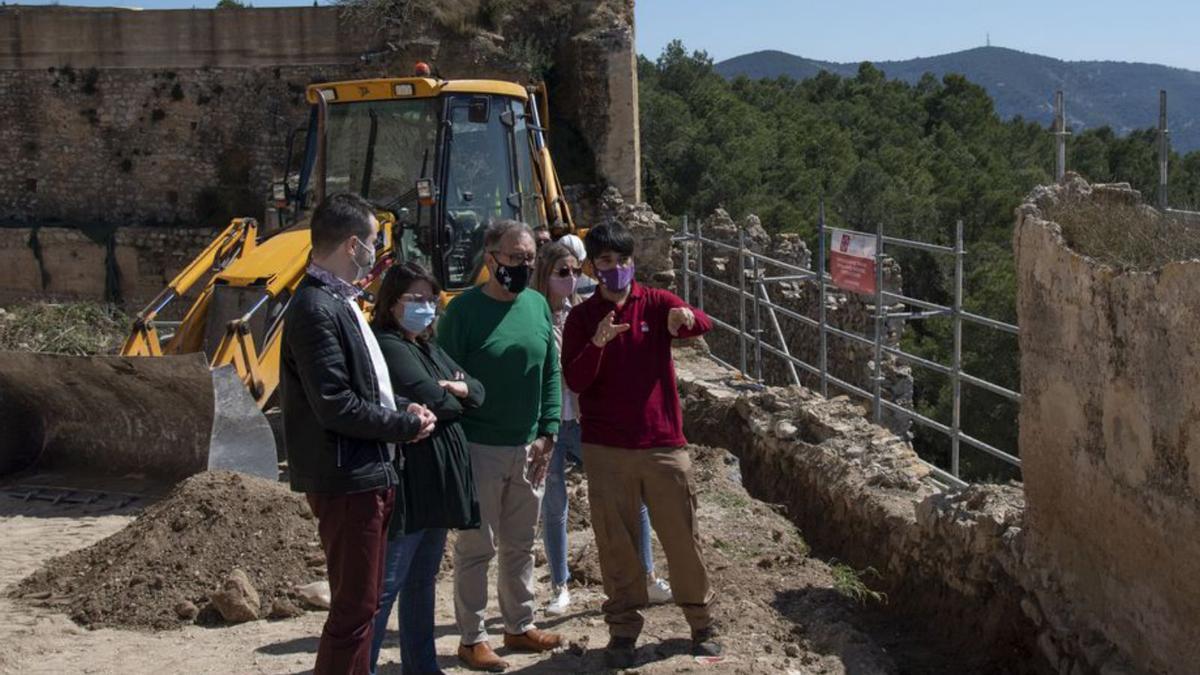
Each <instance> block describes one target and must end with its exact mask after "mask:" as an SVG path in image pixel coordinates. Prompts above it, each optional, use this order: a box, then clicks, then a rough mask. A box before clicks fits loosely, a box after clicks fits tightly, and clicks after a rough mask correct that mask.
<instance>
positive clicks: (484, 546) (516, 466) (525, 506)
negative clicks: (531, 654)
mask: <svg viewBox="0 0 1200 675" xmlns="http://www.w3.org/2000/svg"><path fill="white" fill-rule="evenodd" d="M468 447H469V450H470V453H471V471H472V472H473V473H474V475H475V492H476V494H477V496H478V498H479V517H480V525H479V529H477V530H461V531H459V533H458V539H457V540H456V541H455V544H454V618H455V620H456V621H457V623H458V632H459V634H460V635H462V644H464V645H473V644H476V643H479V642H483V641H484V640H487V631H486V630H485V629H484V625H483V622H484V611H485V610H486V609H487V601H488V578H487V575H488V567H489V565H491V562H492V558H494V557H496V554H497V552H499V554H500V569H499V574H498V576H497V580H496V586H497V588H496V593H497V595H498V596H499V599H500V615H501V617H502V618H503V619H504V631H505V632H507V633H511V634H513V635H519V634H521V633H524V632H526V631H528V630H529V629H531V628H533V627H534V625H533V597H534V595H533V592H534V587H533V542H534V539H535V535H536V532H537V522H538V513H539V512H541V510H542V508H541V507H542V490H541V489H537V490H535V489H534V488H533V484H531V483H530V482H529V456H530V447H529V446H528V445H518V446H496V445H480V444H478V443H470V444H468Z"/></svg>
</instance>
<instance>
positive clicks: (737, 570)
mask: <svg viewBox="0 0 1200 675" xmlns="http://www.w3.org/2000/svg"><path fill="white" fill-rule="evenodd" d="M694 452H695V453H696V455H697V460H698V461H697V467H698V478H699V485H700V491H701V492H700V502H701V514H700V516H701V530H702V532H703V533H704V539H705V543H706V545H707V554H708V562H709V566H710V569H711V570H712V574H713V581H714V585H715V587H716V589H717V592H718V596H719V598H720V605H719V609H718V612H719V615H720V616H721V618H722V622H723V633H724V635H725V643H726V645H727V648H728V657H727V659H726V660H725V661H724V662H723V663H720V664H711V665H701V664H698V663H696V662H695V661H694V660H693V659H692V658H691V657H690V656H689V655H688V654H687V648H688V643H687V641H686V637H687V626H686V624H685V623H684V621H683V618H682V616H681V614H680V612H679V611H678V609H677V608H675V607H673V606H662V607H654V608H651V609H650V610H648V611H647V623H646V629H645V631H644V633H643V635H642V638H641V639H640V640H639V651H638V662H639V666H638V668H637V672H639V673H675V672H696V673H855V674H864V673H887V672H895V667H894V665H893V664H892V663H891V661H890V659H889V658H888V657H887V655H886V654H885V653H884V652H883V650H882V649H880V648H879V647H878V646H877V645H876V644H875V643H874V642H872V641H871V639H870V638H868V637H867V636H865V635H863V634H862V633H860V632H858V630H856V629H855V628H853V627H852V625H851V624H852V623H853V621H854V617H855V615H856V614H857V613H858V612H859V611H860V610H859V608H858V605H856V604H855V603H853V602H851V601H850V600H848V599H846V598H845V597H844V596H843V595H841V594H839V593H838V592H836V591H835V590H834V586H835V583H834V576H833V574H832V573H831V570H830V568H829V567H828V566H827V565H825V564H824V563H822V562H820V561H817V560H814V559H812V558H808V557H807V556H806V547H805V546H804V543H803V541H802V540H801V539H800V538H799V536H798V535H797V533H796V531H795V528H794V527H792V526H791V524H790V523H788V521H787V520H786V519H785V518H783V517H782V516H780V515H779V514H777V513H776V512H775V511H774V510H772V508H771V507H769V506H768V505H765V504H762V503H760V502H756V501H754V500H752V499H751V498H750V497H749V496H747V495H746V493H745V491H744V490H743V489H742V488H741V486H740V484H738V482H736V480H735V479H736V464H735V463H732V462H731V461H730V458H729V457H728V455H727V454H726V453H724V452H723V451H718V450H709V449H702V448H697V449H694ZM576 503H578V500H577V502H576ZM137 512H138V509H136V508H132V507H127V508H124V509H116V510H114V509H111V508H110V509H107V510H105V511H101V512H97V511H96V509H89V508H88V507H80V506H63V505H58V506H56V505H51V504H47V503H44V502H40V503H25V502H21V501H18V500H15V499H12V498H10V497H8V496H7V495H4V494H3V493H0V542H3V545H2V546H0V594H2V593H3V591H4V589H6V588H8V587H9V586H11V585H12V584H13V583H15V582H17V581H19V580H20V579H21V578H23V577H25V576H26V575H28V574H30V573H31V572H33V571H34V570H35V569H37V567H38V566H39V565H40V564H41V563H42V562H43V561H45V560H47V559H48V558H50V557H53V556H56V555H60V554H62V553H65V552H68V551H71V550H74V549H77V548H82V547H85V546H88V545H90V544H92V543H94V542H96V541H98V540H100V539H102V538H104V537H106V536H108V535H110V534H113V533H114V532H116V531H118V530H120V529H121V528H123V527H124V526H125V525H126V524H128V523H129V522H130V521H131V520H132V519H133V518H134V517H135V516H136V515H137ZM570 537H571V550H572V554H571V557H572V559H573V560H574V561H575V562H573V567H575V568H576V570H575V576H576V577H577V578H578V579H583V580H585V582H586V583H585V585H582V586H580V587H578V588H575V589H573V590H572V596H573V600H574V602H573V610H574V613H572V614H569V615H567V616H565V617H561V618H558V619H554V620H542V621H541V622H540V626H541V627H543V628H549V629H553V630H556V631H560V632H562V633H563V634H564V635H565V636H566V637H567V638H568V639H569V640H570V642H571V646H570V647H569V648H567V649H564V650H562V651H560V652H558V653H555V654H551V655H520V654H512V655H508V656H507V657H506V658H509V660H510V661H511V662H512V663H513V667H512V668H510V670H509V672H515V673H591V672H604V667H603V658H602V654H601V652H600V649H599V648H601V647H603V645H604V643H605V642H606V641H607V630H606V628H605V626H604V622H603V619H602V617H601V616H600V613H599V606H600V603H601V602H602V600H603V594H602V592H601V590H600V588H599V587H598V585H596V584H595V582H592V581H591V579H595V578H598V570H597V569H596V563H595V555H594V550H592V548H591V547H592V539H591V532H590V529H588V528H586V527H585V528H583V529H578V530H576V531H573V532H571V535H570ZM657 560H658V561H659V564H660V565H661V566H662V567H663V570H662V571H664V572H665V571H666V569H665V568H666V565H665V560H663V557H662V555H661V552H660V553H659V555H658V556H657ZM539 562H540V561H539ZM538 574H539V575H540V577H541V581H542V583H541V591H542V592H543V593H545V592H546V591H547V590H548V582H547V581H546V580H545V574H546V568H545V566H544V564H542V565H541V566H540V567H539V568H538ZM450 576H451V575H450V574H449V573H443V574H442V575H441V576H440V577H439V580H438V603H437V610H438V614H437V625H438V633H437V634H438V653H439V654H440V655H441V665H442V667H443V668H444V669H445V670H446V672H447V673H466V672H468V671H466V670H465V669H462V668H461V667H460V666H459V664H458V662H457V660H456V659H455V657H454V656H453V655H454V650H455V647H456V646H457V635H456V630H455V628H454V627H453V616H452V607H453V603H452V597H451V586H450V582H451V579H450ZM497 613H498V612H497V611H496V609H495V607H494V606H493V607H492V609H491V610H490V614H491V615H492V616H496V615H497ZM324 618H325V615H324V613H322V612H309V613H306V614H305V615H304V616H301V617H299V618H296V619H290V620H286V621H277V622H273V621H257V622H253V623H248V624H242V625H238V626H226V627H219V628H203V627H199V626H194V625H192V626H187V627H185V628H183V629H181V630H171V631H163V632H140V631H128V630H115V629H108V628H105V629H100V630H87V629H85V628H82V627H80V626H77V625H76V624H74V623H73V622H72V621H70V620H69V619H68V618H67V617H66V616H65V615H64V614H62V613H56V612H54V611H52V610H50V609H44V608H35V607H31V606H29V605H27V604H25V603H20V602H14V601H11V600H8V599H2V598H0V673H121V674H126V673H177V672H178V673H183V672H187V673H302V672H308V671H309V670H310V669H311V666H312V663H313V660H314V656H315V651H316V647H317V636H318V635H319V634H320V630H321V625H322V623H323V621H324ZM395 628H396V620H395V617H394V616H393V618H392V621H391V631H393V634H391V635H389V638H388V642H387V643H385V650H384V655H383V659H382V664H381V669H380V672H381V673H399V672H400V668H399V663H398V661H399V649H398V647H397V646H396V643H395V635H394V631H395ZM493 630H494V632H499V630H500V629H499V627H498V626H496V627H494V628H493ZM493 644H495V642H494V643H493Z"/></svg>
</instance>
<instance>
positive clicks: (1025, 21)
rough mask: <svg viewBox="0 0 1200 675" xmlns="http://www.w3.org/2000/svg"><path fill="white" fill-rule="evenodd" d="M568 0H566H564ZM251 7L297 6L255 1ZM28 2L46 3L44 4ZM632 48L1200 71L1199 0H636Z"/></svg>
mask: <svg viewBox="0 0 1200 675" xmlns="http://www.w3.org/2000/svg"><path fill="white" fill-rule="evenodd" d="M564 1H565V0H564ZM252 2H253V4H254V5H255V6H256V7H266V6H279V5H304V4H311V2H304V1H303V0H300V1H299V2H298V1H297V0H252ZM215 3H216V0H200V1H194V0H65V1H63V2H62V3H61V4H78V5H101V6H113V5H118V6H120V5H133V6H139V7H143V8H146V9H173V8H188V7H192V6H196V7H212V6H213V5H214V4H215ZM27 4H45V3H44V2H41V1H35V2H28V3H27ZM636 6H637V22H638V28H637V30H638V49H639V50H640V51H641V53H643V54H645V55H647V56H650V57H651V58H653V57H655V56H657V55H658V54H659V53H660V52H661V51H662V48H663V47H664V46H665V45H666V44H667V43H668V42H670V41H671V40H672V39H675V38H678V39H681V40H683V42H684V44H685V45H686V46H687V47H688V48H689V49H703V50H705V51H707V52H708V53H709V55H711V56H712V57H713V58H715V59H717V60H721V59H725V58H729V57H731V56H737V55H738V54H744V53H746V52H751V51H757V50H760V49H779V50H782V51H787V52H791V53H793V54H799V55H801V56H806V57H809V58H814V59H820V60H825V61H847V62H857V61H863V60H872V61H886V60H896V59H907V58H912V57H916V56H932V55H935V54H943V53H946V52H951V51H957V50H960V49H968V48H970V47H977V46H981V45H983V44H984V42H985V41H986V39H987V35H988V34H989V33H990V34H991V40H992V44H993V45H996V46H1001V47H1011V48H1013V49H1019V50H1021V51H1027V52H1034V53H1038V54H1044V55H1046V56H1054V57H1057V58H1062V59H1068V60H1092V59H1105V60H1114V61H1145V62H1150V63H1163V64H1166V65H1169V66H1176V67H1180V68H1189V69H1192V70H1200V49H1197V48H1196V47H1195V46H1194V45H1195V38H1194V34H1195V32H1196V30H1197V27H1198V26H1200V1H1197V0H1157V1H1155V2H1130V1H1129V0H1088V1H1087V2H1069V1H1067V2H1063V1H1059V2H1052V1H1047V0H1038V1H1033V0H958V1H957V2H947V1H940V0H904V1H889V0H871V1H867V0H820V1H813V0H637V5H636Z"/></svg>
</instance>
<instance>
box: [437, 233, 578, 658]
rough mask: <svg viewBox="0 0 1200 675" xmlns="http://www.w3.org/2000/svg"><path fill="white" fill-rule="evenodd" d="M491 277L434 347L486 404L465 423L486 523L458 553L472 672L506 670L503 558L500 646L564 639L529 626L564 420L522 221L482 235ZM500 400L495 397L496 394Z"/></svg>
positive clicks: (452, 315) (457, 306) (455, 312)
mask: <svg viewBox="0 0 1200 675" xmlns="http://www.w3.org/2000/svg"><path fill="white" fill-rule="evenodd" d="M483 248H484V256H485V258H484V264H486V265H487V270H488V273H489V274H490V278H489V279H488V281H487V283H486V284H484V285H483V286H478V287H476V288H472V289H470V290H468V291H466V292H464V293H463V294H462V295H460V296H458V297H457V298H455V299H454V300H453V301H452V302H451V303H450V305H449V306H448V307H447V308H446V313H445V315H444V316H443V317H442V320H441V322H440V323H439V324H438V337H437V340H438V344H439V345H441V347H442V349H444V350H445V352H446V353H447V354H448V355H449V356H450V358H451V359H453V360H454V361H456V362H457V363H458V364H459V365H460V366H462V367H463V368H464V369H465V370H466V371H467V372H468V373H470V374H471V376H472V377H474V378H476V379H478V380H479V381H480V382H482V383H483V386H484V388H485V389H486V390H487V391H488V392H489V396H488V397H487V399H486V400H485V401H484V403H483V405H482V406H480V407H478V408H476V409H474V410H470V411H468V412H466V413H465V414H464V415H463V418H462V426H463V430H464V431H466V434H467V441H468V445H469V448H470V454H471V470H472V472H473V473H474V474H475V489H476V491H477V493H478V497H479V515H480V520H481V522H482V524H481V526H480V528H479V529H477V530H464V531H462V532H460V533H459V535H458V539H457V542H456V543H455V546H454V614H455V618H456V620H457V621H458V628H459V632H460V633H461V635H462V641H461V644H460V646H459V649H458V656H459V658H460V659H461V660H462V661H463V662H464V663H466V664H467V665H468V666H469V667H471V668H475V669H479V670H490V671H493V672H499V671H502V670H504V669H505V668H507V667H508V663H507V662H505V661H503V660H502V659H500V657H498V656H497V655H496V653H495V652H494V651H492V648H491V646H490V645H489V644H488V641H487V632H486V631H485V630H484V625H483V622H484V609H485V608H486V607H487V598H488V582H487V574H488V566H489V565H490V564H491V560H492V558H493V557H496V554H497V552H499V557H500V569H499V575H498V579H497V587H498V588H497V593H498V595H499V599H500V613H501V615H502V617H503V619H504V646H505V647H508V648H509V649H512V650H520V651H537V652H542V651H548V650H551V649H554V648H555V647H558V646H559V645H560V643H561V638H560V637H559V636H558V635H555V634H553V633H547V632H545V631H541V630H538V629H537V628H535V627H534V625H533V611H534V597H533V596H534V587H533V542H534V539H535V533H536V530H537V519H538V513H539V511H540V510H541V501H542V488H543V484H544V482H545V478H546V469H547V467H548V466H549V461H550V453H551V451H552V450H553V448H554V441H555V435H556V434H557V433H558V422H559V396H560V391H559V365H558V350H557V348H556V346H555V339H554V324H553V320H552V319H551V315H550V306H549V305H548V304H546V300H545V298H544V297H543V296H542V294H541V293H538V292H536V291H533V290H526V286H527V285H528V281H529V278H530V275H531V270H532V265H533V260H534V255H535V252H536V249H535V246H534V240H533V233H532V232H530V230H529V227H528V226H526V225H525V224H523V223H519V222H516V221H512V220H502V221H499V222H496V223H493V224H492V225H490V226H489V227H488V229H487V232H486V233H485V234H484V240H483ZM493 392H494V393H493Z"/></svg>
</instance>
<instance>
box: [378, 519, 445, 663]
mask: <svg viewBox="0 0 1200 675" xmlns="http://www.w3.org/2000/svg"><path fill="white" fill-rule="evenodd" d="M445 547H446V530H444V529H440V528H430V529H426V530H418V531H416V532H413V533H412V534H402V535H399V536H397V537H396V538H395V539H392V540H391V541H389V542H388V549H387V564H386V566H385V567H384V572H383V591H382V593H381V594H380V596H379V609H378V610H377V612H376V614H375V631H374V635H373V637H372V641H371V675H375V669H376V665H377V664H378V663H379V651H380V649H381V648H382V647H383V637H384V635H385V634H386V633H387V623H388V615H389V614H391V613H392V605H393V604H394V603H396V602H397V599H398V600H399V605H400V606H399V609H398V611H397V613H398V614H399V618H400V661H401V663H402V669H401V672H402V673H404V675H417V673H436V672H438V662H437V649H436V647H435V646H434V640H433V602H434V600H433V596H434V590H435V588H436V584H435V582H434V579H435V578H436V577H437V573H438V568H439V567H441V564H442V552H443V551H444V549H445Z"/></svg>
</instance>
